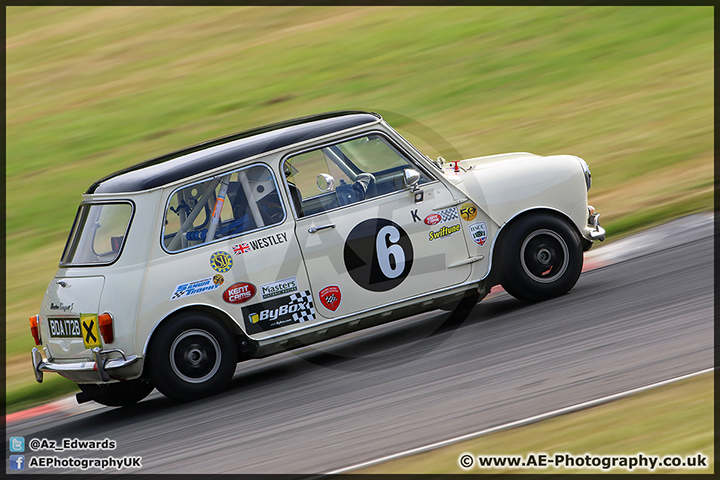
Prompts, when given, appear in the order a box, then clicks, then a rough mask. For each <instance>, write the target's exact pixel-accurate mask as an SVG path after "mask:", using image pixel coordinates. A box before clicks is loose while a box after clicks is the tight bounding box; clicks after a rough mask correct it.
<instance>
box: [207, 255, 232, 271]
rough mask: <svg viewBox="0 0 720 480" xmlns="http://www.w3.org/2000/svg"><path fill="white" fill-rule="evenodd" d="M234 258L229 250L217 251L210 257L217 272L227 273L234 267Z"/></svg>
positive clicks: (211, 263) (211, 264)
mask: <svg viewBox="0 0 720 480" xmlns="http://www.w3.org/2000/svg"><path fill="white" fill-rule="evenodd" d="M232 262H233V259H232V257H231V256H230V254H229V253H227V252H215V253H213V254H212V256H211V257H210V266H211V267H212V268H213V270H215V271H216V272H220V273H225V272H227V271H228V270H230V269H231V268H232Z"/></svg>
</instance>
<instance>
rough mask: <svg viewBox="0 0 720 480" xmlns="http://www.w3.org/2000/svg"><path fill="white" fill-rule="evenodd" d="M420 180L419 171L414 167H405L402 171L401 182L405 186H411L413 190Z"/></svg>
mask: <svg viewBox="0 0 720 480" xmlns="http://www.w3.org/2000/svg"><path fill="white" fill-rule="evenodd" d="M419 181H420V173H418V171H417V170H415V169H414V168H406V169H405V170H404V172H403V183H404V184H405V188H410V187H412V188H413V190H415V189H416V188H417V184H418V182H419Z"/></svg>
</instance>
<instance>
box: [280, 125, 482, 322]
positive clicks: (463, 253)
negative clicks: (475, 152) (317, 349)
mask: <svg viewBox="0 0 720 480" xmlns="http://www.w3.org/2000/svg"><path fill="white" fill-rule="evenodd" d="M283 168H284V170H285V175H286V180H287V185H288V189H289V191H290V198H291V199H293V200H294V203H295V210H296V212H295V213H296V216H297V217H298V220H297V223H296V231H295V236H296V238H297V240H298V243H299V246H300V250H301V252H302V255H303V258H304V259H305V266H306V269H307V274H308V278H309V281H310V286H311V290H312V293H313V297H314V300H315V305H316V306H317V308H316V311H317V313H318V314H319V315H321V316H322V317H326V318H335V317H339V316H344V315H350V314H354V313H358V312H361V311H364V310H368V309H372V308H375V307H379V306H382V305H386V304H389V303H393V302H395V301H398V300H402V299H407V298H410V297H414V296H418V295H421V294H425V293H428V292H433V291H437V290H439V289H442V288H445V287H449V286H452V285H457V284H460V283H462V282H464V281H465V280H467V278H468V276H469V274H470V269H471V267H470V265H468V264H462V265H458V266H454V267H449V266H450V265H452V264H454V263H458V262H461V261H462V260H466V259H467V258H468V249H467V244H466V240H465V237H464V234H463V226H462V222H461V217H460V212H459V210H458V209H459V207H460V204H461V203H462V201H461V200H463V199H460V201H459V200H458V199H456V198H455V197H454V196H453V193H452V192H451V191H450V190H449V189H448V188H447V187H446V186H445V185H444V184H443V183H441V182H439V181H438V180H436V179H434V178H433V177H432V176H431V173H430V172H426V171H424V169H422V168H421V167H420V166H418V165H416V164H414V163H413V162H412V161H411V160H410V157H409V155H407V154H406V153H405V152H404V151H403V150H402V148H401V147H400V146H398V145H396V144H394V143H393V142H392V141H391V140H390V139H389V138H388V137H386V136H384V135H383V134H381V133H379V132H377V133H372V134H364V135H361V136H358V137H353V138H349V139H347V140H343V141H339V142H335V143H333V144H328V145H324V146H320V147H316V148H313V149H310V150H307V151H303V152H299V153H296V154H291V155H290V156H288V157H286V159H285V161H284V164H283ZM406 170H410V172H408V173H409V174H410V176H412V175H417V176H419V180H418V183H417V189H416V190H413V188H411V187H410V188H409V187H407V186H406V183H407V182H406V181H404V180H403V179H404V178H405V175H406ZM413 171H414V172H416V173H412V172H413Z"/></svg>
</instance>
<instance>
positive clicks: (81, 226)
mask: <svg viewBox="0 0 720 480" xmlns="http://www.w3.org/2000/svg"><path fill="white" fill-rule="evenodd" d="M132 213H133V207H132V205H131V204H129V203H96V204H82V205H80V208H79V209H78V213H77V215H76V216H75V223H74V224H73V228H72V231H71V232H70V236H69V237H68V241H67V244H66V245H65V250H64V251H63V255H62V258H61V259H60V265H106V264H110V263H112V262H114V261H115V260H117V258H118V256H119V255H120V251H121V250H122V246H123V243H124V242H125V236H126V235H127V231H128V228H129V227H130V220H131V218H132Z"/></svg>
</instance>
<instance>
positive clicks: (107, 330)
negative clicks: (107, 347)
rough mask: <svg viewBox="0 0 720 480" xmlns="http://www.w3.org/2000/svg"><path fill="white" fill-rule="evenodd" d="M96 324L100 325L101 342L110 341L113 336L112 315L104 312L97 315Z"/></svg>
mask: <svg viewBox="0 0 720 480" xmlns="http://www.w3.org/2000/svg"><path fill="white" fill-rule="evenodd" d="M98 326H99V327H100V335H102V337H103V343H112V341H113V339H114V337H113V316H112V314H110V313H108V312H105V313H103V314H101V315H98Z"/></svg>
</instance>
